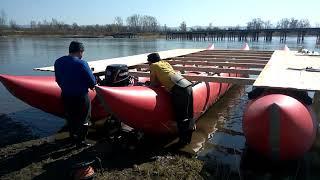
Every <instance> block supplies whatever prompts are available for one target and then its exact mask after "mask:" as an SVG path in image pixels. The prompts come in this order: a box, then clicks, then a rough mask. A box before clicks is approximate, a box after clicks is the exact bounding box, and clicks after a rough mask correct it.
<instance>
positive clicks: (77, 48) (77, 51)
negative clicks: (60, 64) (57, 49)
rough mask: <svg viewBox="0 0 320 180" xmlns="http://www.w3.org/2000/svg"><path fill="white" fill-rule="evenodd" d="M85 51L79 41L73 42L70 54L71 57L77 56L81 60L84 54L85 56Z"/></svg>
mask: <svg viewBox="0 0 320 180" xmlns="http://www.w3.org/2000/svg"><path fill="white" fill-rule="evenodd" d="M83 51H84V46H83V44H82V43H81V42H78V41H72V42H71V43H70V46H69V54H70V55H71V56H76V57H78V58H79V59H81V58H82V54H83Z"/></svg>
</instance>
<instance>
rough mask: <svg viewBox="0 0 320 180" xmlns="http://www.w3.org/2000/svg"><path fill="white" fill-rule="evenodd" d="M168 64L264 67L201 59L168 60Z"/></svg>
mask: <svg viewBox="0 0 320 180" xmlns="http://www.w3.org/2000/svg"><path fill="white" fill-rule="evenodd" d="M168 63H169V64H171V65H174V64H182V65H202V66H229V67H232V66H233V67H246V68H264V66H265V64H262V63H231V62H203V61H179V60H170V61H168Z"/></svg>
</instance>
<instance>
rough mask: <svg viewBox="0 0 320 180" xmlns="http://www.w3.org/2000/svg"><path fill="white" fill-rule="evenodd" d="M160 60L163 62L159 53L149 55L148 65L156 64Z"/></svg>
mask: <svg viewBox="0 0 320 180" xmlns="http://www.w3.org/2000/svg"><path fill="white" fill-rule="evenodd" d="M160 60H161V58H160V56H159V54H158V53H151V54H149V55H148V63H155V62H158V61H160Z"/></svg>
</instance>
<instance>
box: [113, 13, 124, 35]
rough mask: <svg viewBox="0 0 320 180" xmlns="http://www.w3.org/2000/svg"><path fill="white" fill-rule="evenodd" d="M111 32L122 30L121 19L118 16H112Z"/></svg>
mask: <svg viewBox="0 0 320 180" xmlns="http://www.w3.org/2000/svg"><path fill="white" fill-rule="evenodd" d="M111 29H112V31H113V32H122V31H123V20H122V18H121V17H120V16H117V17H115V18H114V22H113V24H112V25H111Z"/></svg>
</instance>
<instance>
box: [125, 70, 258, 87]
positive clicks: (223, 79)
mask: <svg viewBox="0 0 320 180" xmlns="http://www.w3.org/2000/svg"><path fill="white" fill-rule="evenodd" d="M129 74H130V75H132V76H138V77H149V76H150V73H149V72H141V71H138V72H129ZM182 76H184V77H185V78H186V79H188V80H189V81H200V82H220V83H231V84H239V85H252V84H253V83H254V81H255V79H254V78H242V77H221V76H202V75H186V74H182Z"/></svg>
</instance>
